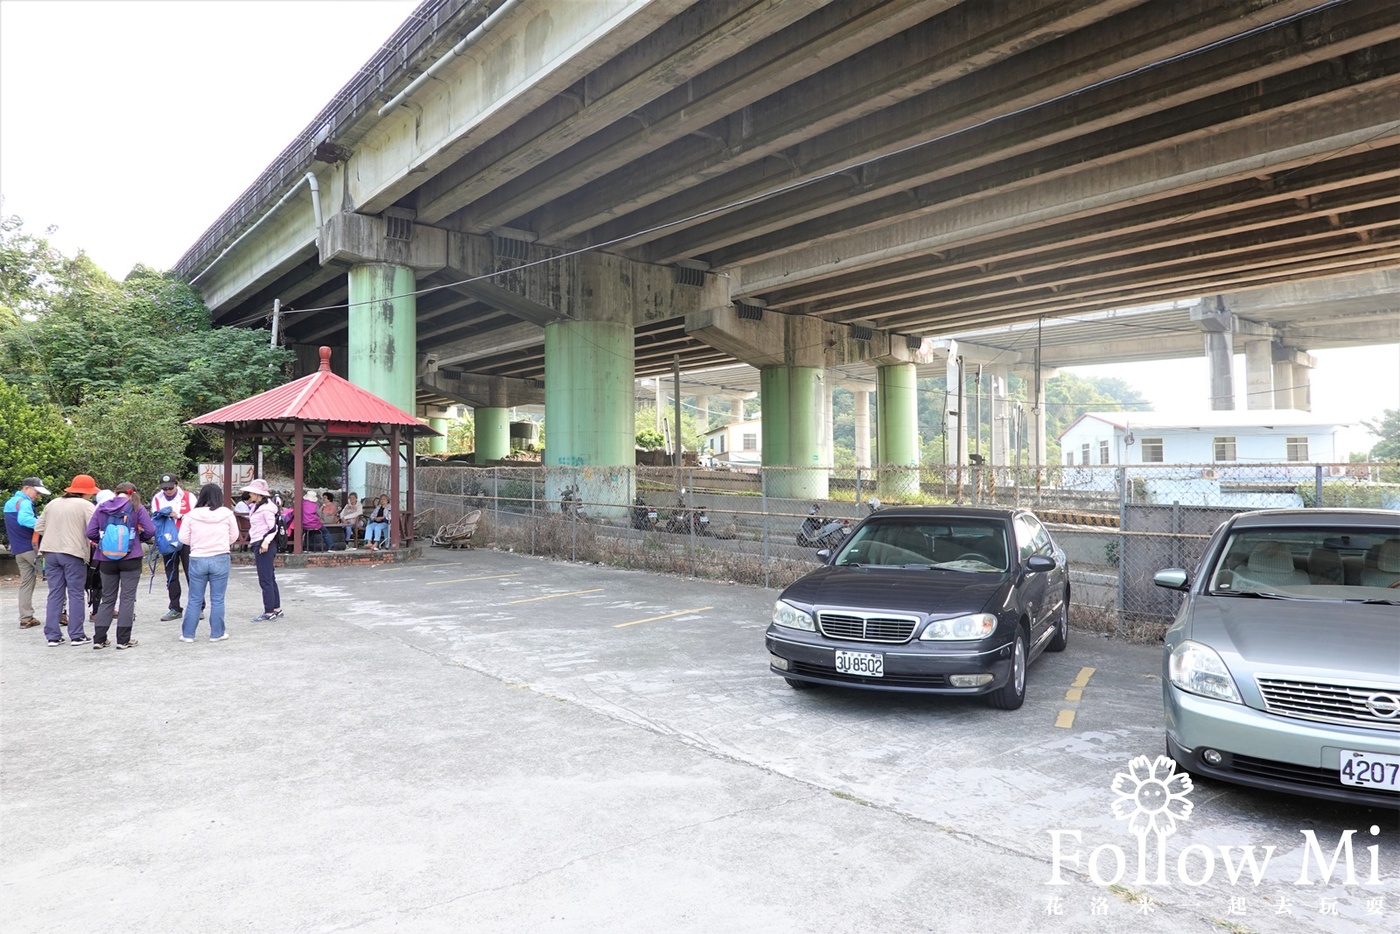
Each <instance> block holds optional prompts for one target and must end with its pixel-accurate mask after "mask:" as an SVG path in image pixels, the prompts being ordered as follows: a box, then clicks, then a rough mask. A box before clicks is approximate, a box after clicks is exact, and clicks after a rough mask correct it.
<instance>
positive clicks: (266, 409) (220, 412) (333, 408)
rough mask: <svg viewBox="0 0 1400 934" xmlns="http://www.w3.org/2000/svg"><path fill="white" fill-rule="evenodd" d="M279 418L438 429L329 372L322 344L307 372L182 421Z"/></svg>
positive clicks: (233, 421) (244, 421) (200, 422)
mask: <svg viewBox="0 0 1400 934" xmlns="http://www.w3.org/2000/svg"><path fill="white" fill-rule="evenodd" d="M281 421H302V422H324V423H330V422H337V423H346V424H354V425H383V426H386V427H392V426H394V425H400V426H404V427H407V428H409V429H411V433H412V434H415V435H418V434H424V435H426V434H432V435H436V434H439V432H436V431H434V430H433V429H431V428H429V427H428V426H427V425H424V424H423V423H422V422H420V421H419V420H418V419H416V418H414V417H413V416H412V415H410V414H408V413H407V412H405V411H404V410H403V409H400V408H398V407H397V406H393V405H390V404H389V403H388V402H385V401H384V400H383V399H381V398H379V397H378V396H376V395H375V394H374V393H372V392H369V391H368V390H365V389H361V388H360V387H359V386H356V385H355V384H354V383H352V382H350V381H349V380H348V379H344V378H342V377H340V376H336V375H335V374H334V373H332V372H331V349H330V348H329V347H322V348H321V365H320V367H319V368H318V369H317V371H316V372H315V373H312V374H311V375H310V376H303V377H302V378H301V379H297V380H293V381H292V382H290V383H287V384H285V385H283V386H278V387H276V388H275V389H269V390H268V391H267V392H261V393H258V394H257V395H256V396H251V397H249V398H247V399H244V400H242V401H240V402H234V403H232V404H231V405H226V406H224V407H223V408H221V409H215V410H214V411H213V412H208V413H206V414H204V415H199V416H196V417H195V418H192V419H190V420H189V421H187V422H185V424H187V425H205V426H218V425H233V424H248V423H255V422H281Z"/></svg>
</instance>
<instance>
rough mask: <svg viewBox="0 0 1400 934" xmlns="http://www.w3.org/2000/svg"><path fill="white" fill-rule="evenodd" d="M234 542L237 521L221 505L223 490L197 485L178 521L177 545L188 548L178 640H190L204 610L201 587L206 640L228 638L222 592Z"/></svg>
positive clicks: (216, 485) (216, 640)
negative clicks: (206, 599) (196, 492)
mask: <svg viewBox="0 0 1400 934" xmlns="http://www.w3.org/2000/svg"><path fill="white" fill-rule="evenodd" d="M236 541H238V520H237V519H235V518H234V516H233V510H232V509H229V508H228V507H227V506H225V505H224V489H223V487H221V486H219V485H218V484H217V483H206V484H205V485H204V486H202V487H200V490H199V498H198V499H196V500H195V504H194V508H193V509H191V510H190V511H189V512H187V513H185V518H184V521H183V522H181V523H180V544H182V545H186V546H188V547H189V549H190V599H189V601H188V602H186V603H185V621H184V623H183V625H182V626H181V627H180V629H181V631H180V641H181V642H193V641H194V631H195V628H196V627H197V626H198V625H199V617H200V615H201V614H202V613H203V612H204V589H205V587H206V586H207V587H208V588H209V641H210V642H222V641H223V640H225V639H227V638H228V633H227V632H226V631H225V630H224V593H225V592H226V591H227V590H228V576H229V571H230V570H231V568H232V565H233V559H232V558H231V557H229V546H230V545H232V544H233V543H234V542H236Z"/></svg>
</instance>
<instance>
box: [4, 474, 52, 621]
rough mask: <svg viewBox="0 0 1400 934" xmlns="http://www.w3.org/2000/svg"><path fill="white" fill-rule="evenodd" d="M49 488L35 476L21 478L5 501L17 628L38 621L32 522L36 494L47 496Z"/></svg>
mask: <svg viewBox="0 0 1400 934" xmlns="http://www.w3.org/2000/svg"><path fill="white" fill-rule="evenodd" d="M48 495H49V488H48V487H46V486H44V481H42V480H40V479H39V478H38V477H29V478H27V479H25V480H22V481H21V482H20V485H19V489H18V490H16V491H15V495H14V496H11V497H10V498H9V500H8V501H7V502H6V503H5V535H6V536H8V537H9V540H10V554H12V555H14V558H15V566H16V567H17V568H18V569H19V628H20V629H30V628H32V627H34V626H38V625H40V623H39V619H38V617H36V616H35V615H34V581H35V580H36V579H37V578H38V575H39V571H38V569H39V556H38V553H37V552H36V551H35V550H34V524H35V523H36V522H38V521H39V517H38V515H37V514H36V513H35V512H34V504H35V503H37V502H39V497H41V496H48Z"/></svg>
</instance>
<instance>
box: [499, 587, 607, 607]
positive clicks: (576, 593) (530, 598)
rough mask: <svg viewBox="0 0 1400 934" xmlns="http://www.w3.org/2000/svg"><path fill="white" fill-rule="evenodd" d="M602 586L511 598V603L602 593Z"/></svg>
mask: <svg viewBox="0 0 1400 934" xmlns="http://www.w3.org/2000/svg"><path fill="white" fill-rule="evenodd" d="M602 592H603V588H602V587H595V588H593V589H592V590H575V591H573V592H572V593H550V594H545V595H544V596H543V597H526V598H525V599H524V600H511V601H510V603H509V605H512V606H513V605H514V604H517V603H534V602H535V601H536V600H553V599H554V598H555V597H577V596H578V595H579V594H581V593H602Z"/></svg>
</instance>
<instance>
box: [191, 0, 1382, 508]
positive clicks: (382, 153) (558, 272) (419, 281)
mask: <svg viewBox="0 0 1400 934" xmlns="http://www.w3.org/2000/svg"><path fill="white" fill-rule="evenodd" d="M1398 176H1400V4H1396V3H1394V2H1393V0H1333V2H1317V0H1306V2H1305V0H1177V2H1172V3H1160V2H1153V0H1015V2H971V0H968V2H958V0H840V2H823V0H702V2H695V0H589V2H587V3H564V2H557V0H426V2H424V3H423V4H421V5H420V7H419V8H418V9H417V10H416V11H415V13H414V14H413V15H412V16H411V17H410V18H409V20H408V21H407V22H405V24H404V25H403V26H402V27H401V28H400V29H399V30H398V31H397V32H396V33H395V34H394V35H393V36H392V37H390V38H389V40H388V41H387V42H386V43H385V45H384V46H383V47H382V48H381V50H380V52H379V53H378V54H377V55H376V56H375V57H374V58H373V59H372V60H371V61H370V62H368V63H366V65H365V67H364V68H362V69H361V71H360V72H359V73H358V74H357V75H356V76H355V77H354V78H353V79H352V80H351V82H350V83H349V84H347V85H346V87H345V88H344V89H343V90H342V92H341V93H340V94H338V95H337V96H336V98H335V99H333V100H332V101H331V102H329V103H328V104H327V106H326V107H325V108H324V109H323V110H322V112H321V113H320V114H319V115H318V116H317V117H316V119H315V120H314V121H313V122H312V123H311V124H310V125H308V127H307V129H306V130H305V131H304V132H303V133H302V134H300V135H299V136H298V137H297V139H295V140H293V141H292V142H291V143H290V144H289V145H288V146H287V147H286V149H285V150H284V151H283V153H282V155H281V156H280V157H279V158H278V159H277V160H276V161H275V162H274V163H273V164H272V165H271V166H269V167H268V169H267V170H266V171H265V172H264V173H263V175H262V176H261V177H260V178H258V179H257V180H256V181H255V182H254V183H253V185H252V186H251V187H250V188H249V189H248V190H247V192H245V194H244V195H243V196H242V197H241V198H240V199H239V200H238V201H237V202H236V203H235V204H234V205H233V206H231V207H230V208H229V209H228V211H226V212H225V214H224V215H223V216H222V217H220V218H218V219H217V220H216V221H215V222H214V223H213V225H212V226H211V227H210V228H209V230H208V231H207V232H206V233H205V234H204V235H203V236H202V237H201V238H200V240H199V242H198V243H196V244H194V245H193V246H192V247H191V248H190V250H189V251H188V252H187V253H186V254H185V255H184V256H183V257H182V258H181V260H180V261H179V264H178V267H177V269H178V271H179V272H180V273H182V274H184V275H185V276H187V277H190V278H191V279H192V280H193V281H194V282H195V284H196V285H198V286H199V287H200V288H201V289H202V290H203V293H204V296H205V299H206V302H207V304H208V306H209V308H210V309H211V312H212V314H213V317H214V320H215V322H216V323H217V324H244V325H248V324H253V325H263V324H264V323H266V322H267V321H268V319H269V317H270V313H271V311H272V309H273V307H274V300H276V301H277V302H278V303H279V305H280V313H279V323H278V326H279V328H280V329H281V331H282V334H283V337H284V339H285V340H286V341H288V342H290V343H292V344H297V345H308V346H315V345H317V344H322V343H328V344H331V345H334V346H338V347H343V348H344V352H342V353H338V354H337V355H336V359H337V360H342V361H346V364H345V366H346V370H347V372H348V375H349V377H350V379H351V380H352V381H354V382H356V383H357V384H359V385H362V386H364V387H365V388H368V389H371V390H372V391H375V392H377V393H379V394H380V395H382V396H383V397H384V398H386V399H388V400H389V401H392V402H394V403H395V404H397V405H400V406H401V407H403V408H409V407H410V406H413V405H415V404H419V403H429V404H431V403H446V402H457V401H460V402H465V403H467V404H470V405H473V406H475V407H477V410H478V418H477V423H478V429H479V431H480V432H482V435H481V437H479V438H478V450H479V453H481V454H483V455H484V456H488V457H489V456H492V455H493V454H496V452H497V451H500V452H502V453H503V450H504V445H505V444H506V443H507V440H508V439H507V435H506V433H505V426H504V424H500V425H499V430H498V428H497V423H498V422H502V421H503V416H502V413H504V411H505V409H506V407H507V406H512V405H519V404H530V403H537V402H539V401H543V402H544V404H545V405H546V410H547V421H548V425H549V435H548V438H549V452H548V454H549V461H550V464H551V466H560V467H598V468H606V467H608V466H616V465H622V464H626V463H630V461H631V451H632V437H631V436H632V415H631V412H632V405H633V402H632V397H633V381H634V380H635V379H636V378H638V377H646V376H657V375H662V374H666V373H669V372H670V371H671V369H672V367H673V366H674V365H675V361H676V360H677V359H679V366H680V367H681V368H682V369H683V370H685V371H693V370H697V369H701V368H706V367H715V366H718V365H722V364H733V363H745V364H748V365H751V366H754V367H756V368H758V370H759V373H760V379H759V382H760V391H761V392H762V393H763V396H764V399H765V403H766V405H765V419H764V424H763V431H764V438H763V449H764V452H765V459H766V460H768V461H769V462H772V463H780V464H787V465H791V466H795V467H803V468H814V465H816V464H817V463H818V462H819V460H820V451H819V447H818V437H819V435H820V431H819V429H818V428H817V427H815V426H817V425H818V424H819V423H820V420H821V418H822V413H823V408H824V406H825V405H827V404H829V403H824V402H823V401H822V396H823V392H824V388H825V384H826V380H827V375H826V374H827V373H828V372H829V371H832V370H837V371H839V370H840V368H842V367H868V370H869V373H870V378H871V381H872V383H873V384H874V386H875V387H876V389H877V391H878V393H879V399H880V404H879V413H880V414H879V419H880V425H879V427H880V430H879V432H878V437H877V444H878V446H879V447H878V450H877V452H876V460H877V462H878V463H881V464H886V465H896V466H899V465H911V459H912V460H915V461H916V459H917V450H918V447H917V437H916V432H915V430H914V424H915V422H914V419H915V411H914V405H915V402H914V393H913V385H914V378H915V376H916V373H917V369H916V368H917V366H918V364H919V359H918V355H919V354H920V352H921V351H923V350H926V348H927V347H928V346H929V344H928V343H927V342H928V341H929V340H930V339H938V338H943V337H947V336H950V335H954V334H958V333H961V332H965V331H968V330H977V331H981V332H986V331H987V330H988V329H995V328H998V327H1003V326H1010V325H1015V324H1018V323H1025V322H1031V321H1038V320H1042V319H1045V318H1054V317H1056V316H1062V315H1085V314H1089V313H1093V312H1099V311H1106V310H1109V309H1114V308H1121V307H1124V306H1127V305H1141V304H1146V303H1171V302H1177V301H1193V302H1194V301H1198V300H1199V299H1200V297H1201V296H1217V297H1220V301H1217V302H1215V305H1214V306H1213V310H1212V309H1211V308H1207V309H1206V311H1203V312H1202V316H1201V317H1200V319H1199V320H1200V321H1201V322H1203V323H1202V325H1201V326H1202V328H1203V333H1207V334H1209V333H1214V334H1217V335H1219V334H1227V335H1228V334H1233V333H1234V332H1235V326H1234V323H1233V322H1234V318H1229V317H1222V316H1227V315H1230V314H1231V312H1230V311H1229V309H1228V307H1227V306H1228V296H1229V295H1231V294H1233V293H1236V292H1239V291H1241V290H1250V289H1261V288H1266V287H1271V286H1290V287H1291V286H1295V285H1296V284H1298V283H1303V282H1310V281H1313V280H1316V281H1318V282H1323V281H1326V280H1328V279H1331V278H1334V277H1345V276H1355V275H1366V274H1369V273H1371V272H1373V271H1377V270H1382V271H1383V270H1393V269H1394V268H1395V267H1397V266H1400V207H1398V205H1400V178H1398ZM1205 307H1206V306H1203V308H1205ZM1212 314H1213V315H1214V316H1215V317H1214V318H1211V315H1212ZM1256 337H1257V335H1256ZM1224 340H1225V338H1217V342H1221V341H1224ZM1270 343H1271V344H1273V343H1276V342H1274V341H1272V340H1271V341H1270ZM1280 346H1282V345H1280ZM1293 349H1296V350H1297V351H1298V352H1305V351H1306V349H1307V348H1306V347H1301V348H1285V353H1288V352H1291V351H1292V350H1293ZM1036 362H1037V363H1039V362H1041V361H1036ZM825 394H826V395H827V396H828V397H829V392H826V393H825ZM498 416H499V417H498ZM891 476H892V477H895V478H896V479H894V480H892V481H891V482H898V480H897V477H898V474H897V472H896V473H893V474H891ZM823 477H824V474H823V473H822V472H821V471H819V470H816V469H815V468H814V469H812V470H811V471H810V473H809V474H804V473H803V472H802V471H794V472H793V483H794V484H795V486H794V490H793V491H792V492H793V493H794V494H795V495H802V496H806V495H812V494H816V493H820V492H821V491H822V488H823V485H824V482H825V481H824V479H823Z"/></svg>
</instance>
